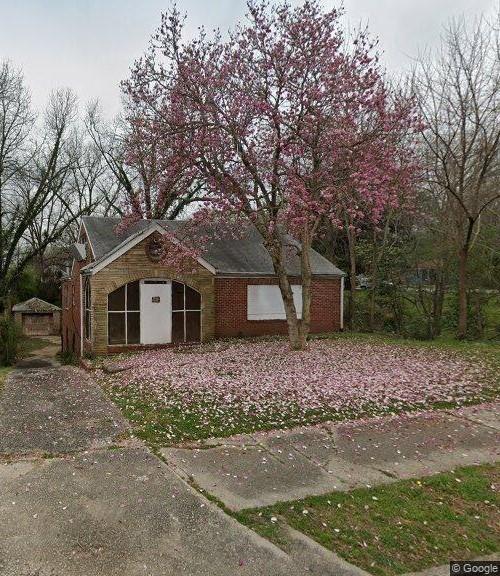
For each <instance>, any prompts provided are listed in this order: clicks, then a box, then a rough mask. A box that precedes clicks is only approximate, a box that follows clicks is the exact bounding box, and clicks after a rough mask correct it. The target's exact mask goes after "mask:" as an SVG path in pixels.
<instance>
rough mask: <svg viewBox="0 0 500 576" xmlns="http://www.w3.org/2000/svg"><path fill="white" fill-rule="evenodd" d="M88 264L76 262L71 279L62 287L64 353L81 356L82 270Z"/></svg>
mask: <svg viewBox="0 0 500 576" xmlns="http://www.w3.org/2000/svg"><path fill="white" fill-rule="evenodd" d="M85 265H86V262H75V263H74V266H73V273H72V275H71V278H69V279H68V280H65V281H64V282H63V285H62V295H61V302H62V304H61V307H62V311H61V338H62V340H61V341H62V350H63V352H73V353H74V354H77V355H79V354H80V339H81V317H80V299H81V293H80V270H81V268H82V266H85Z"/></svg>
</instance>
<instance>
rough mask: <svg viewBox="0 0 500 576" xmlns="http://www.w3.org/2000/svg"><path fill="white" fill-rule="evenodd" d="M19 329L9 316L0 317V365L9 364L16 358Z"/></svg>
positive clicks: (19, 335)
mask: <svg viewBox="0 0 500 576" xmlns="http://www.w3.org/2000/svg"><path fill="white" fill-rule="evenodd" d="M20 337H21V331H20V329H19V326H18V325H17V323H16V322H15V321H14V319H13V318H12V317H10V316H5V317H3V318H0V365H3V366H11V365H12V364H14V362H15V361H16V359H17V355H18V350H19V341H20Z"/></svg>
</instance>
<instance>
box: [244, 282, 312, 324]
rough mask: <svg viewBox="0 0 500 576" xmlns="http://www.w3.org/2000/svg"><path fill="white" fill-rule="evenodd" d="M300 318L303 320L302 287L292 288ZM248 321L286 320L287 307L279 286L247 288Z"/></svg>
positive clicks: (297, 285)
mask: <svg viewBox="0 0 500 576" xmlns="http://www.w3.org/2000/svg"><path fill="white" fill-rule="evenodd" d="M292 293H293V301H294V304H295V309H296V311H297V316H298V318H302V286H301V285H300V284H294V285H293V286H292ZM247 318H248V320H286V314H285V305H284V304H283V298H282V296H281V291H280V288H279V286H270V285H256V284H253V285H250V286H248V287H247Z"/></svg>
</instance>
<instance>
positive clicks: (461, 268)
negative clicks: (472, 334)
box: [457, 245, 469, 340]
mask: <svg viewBox="0 0 500 576" xmlns="http://www.w3.org/2000/svg"><path fill="white" fill-rule="evenodd" d="M468 256H469V247H468V246H467V245H465V246H463V247H462V248H461V249H460V252H459V253H458V330H457V338H458V339H459V340H463V339H464V338H465V336H466V335H467V262H468Z"/></svg>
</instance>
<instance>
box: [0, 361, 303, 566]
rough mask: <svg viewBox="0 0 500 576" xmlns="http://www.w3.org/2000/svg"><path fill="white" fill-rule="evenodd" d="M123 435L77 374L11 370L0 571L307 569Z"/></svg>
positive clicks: (114, 414)
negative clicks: (234, 518) (238, 521)
mask: <svg viewBox="0 0 500 576" xmlns="http://www.w3.org/2000/svg"><path fill="white" fill-rule="evenodd" d="M127 431H128V424H127V422H125V421H124V420H123V418H122V417H121V415H120V414H119V412H118V411H117V410H116V408H115V407H114V405H112V404H111V403H110V402H109V401H108V400H107V399H106V398H105V397H104V395H103V393H102V392H101V390H100V389H99V388H98V387H97V386H96V385H95V384H94V383H93V382H92V380H90V378H89V377H88V376H87V375H86V374H85V373H83V372H82V371H80V370H77V369H75V368H70V367H53V368H40V369H22V370H20V369H18V370H15V371H13V372H12V373H11V375H10V376H9V378H8V379H7V382H6V384H5V386H4V390H3V391H2V392H1V394H0V486H1V489H0V575H2V576H35V575H36V576H77V575H78V576H94V575H96V576H97V575H99V576H101V575H105V576H113V575H120V576H123V575H126V576H136V575H137V576H138V575H146V576H160V575H161V576H166V575H170V574H172V575H174V574H183V575H186V576H198V575H199V576H202V575H213V576H225V575H227V576H229V575H231V576H233V575H235V574H238V575H239V574H241V575H245V576H246V575H255V576H257V575H258V576H266V575H269V576H280V575H283V576H284V575H286V576H298V575H299V574H304V568H303V567H302V568H300V567H298V566H297V565H296V563H295V562H294V561H293V560H292V559H291V558H290V557H289V556H288V555H287V554H285V553H284V552H282V551H281V550H279V549H278V548H276V547H275V546H273V545H272V544H270V543H269V542H267V541H266V540H264V539H262V538H260V537H259V536H257V535H256V534H255V533H253V532H252V531H250V530H248V529H246V528H245V527H244V526H242V525H241V524H239V523H237V522H236V521H235V520H233V519H232V518H231V517H229V516H227V515H226V514H224V513H223V512H222V510H221V509H220V508H218V507H217V506H215V505H214V504H212V503H211V502H210V501H208V500H207V499H205V498H204V497H203V496H202V495H201V494H200V493H199V492H197V491H195V490H194V489H193V488H192V487H191V486H189V484H188V483H186V482H184V481H183V480H182V479H180V478H179V476H178V475H177V474H176V473H175V472H174V471H173V470H172V469H171V468H169V467H168V466H167V465H166V464H165V463H164V462H162V461H161V460H159V459H158V458H156V457H155V456H154V455H153V454H151V453H150V452H149V451H148V450H147V449H146V448H145V447H144V446H143V445H141V444H139V443H134V442H133V441H131V440H130V439H127ZM308 573H311V572H308ZM313 573H314V572H313Z"/></svg>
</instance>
